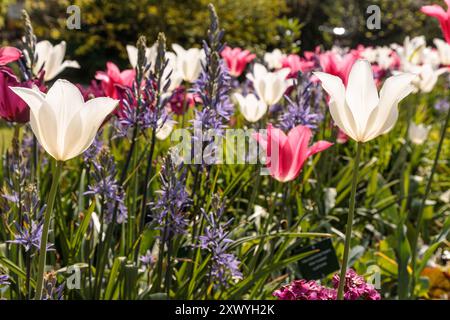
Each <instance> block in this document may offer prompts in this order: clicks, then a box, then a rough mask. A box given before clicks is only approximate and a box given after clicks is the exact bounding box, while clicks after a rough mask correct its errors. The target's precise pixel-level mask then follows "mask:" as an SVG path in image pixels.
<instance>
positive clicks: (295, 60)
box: [281, 54, 315, 78]
mask: <svg viewBox="0 0 450 320" xmlns="http://www.w3.org/2000/svg"><path fill="white" fill-rule="evenodd" d="M281 65H282V67H283V68H289V70H290V72H289V76H288V77H289V78H295V77H297V74H298V72H299V71H300V72H302V73H304V72H308V71H311V70H312V69H314V65H315V63H314V61H307V60H305V59H302V58H300V56H298V55H296V54H290V55H288V56H287V57H284V58H283V59H282V60H281Z"/></svg>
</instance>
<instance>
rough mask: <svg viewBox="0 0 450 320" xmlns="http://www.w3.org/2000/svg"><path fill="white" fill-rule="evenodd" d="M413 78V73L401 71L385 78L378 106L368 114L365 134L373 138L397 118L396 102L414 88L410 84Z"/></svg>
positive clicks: (387, 129) (389, 126)
mask: <svg viewBox="0 0 450 320" xmlns="http://www.w3.org/2000/svg"><path fill="white" fill-rule="evenodd" d="M414 78H415V75H414V74H411V73H403V74H399V75H395V76H392V77H389V78H388V79H386V81H385V82H384V84H383V87H382V88H381V91H380V101H379V103H378V107H377V108H375V109H374V110H373V111H372V113H371V114H370V116H369V120H368V122H367V127H366V130H365V136H367V137H368V138H371V139H373V138H374V137H377V136H379V135H380V134H383V133H385V132H387V131H389V130H390V129H391V128H392V126H393V125H394V124H395V121H397V118H398V110H397V104H398V103H399V102H400V101H401V100H402V99H403V98H404V97H406V96H407V95H408V94H410V93H411V92H412V90H413V89H414V87H413V86H412V85H411V81H412V80H413V79H414ZM394 109H395V110H394ZM394 120H395V121H394ZM392 121H394V123H392ZM369 140H370V139H369Z"/></svg>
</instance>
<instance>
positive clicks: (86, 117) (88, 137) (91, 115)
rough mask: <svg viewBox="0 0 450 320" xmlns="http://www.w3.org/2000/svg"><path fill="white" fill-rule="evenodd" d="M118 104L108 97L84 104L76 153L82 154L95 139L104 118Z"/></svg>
mask: <svg viewBox="0 0 450 320" xmlns="http://www.w3.org/2000/svg"><path fill="white" fill-rule="evenodd" d="M118 103H119V101H118V100H114V99H111V98H108V97H100V98H94V99H91V100H89V101H88V102H86V103H85V104H84V107H83V109H82V110H81V112H80V116H81V121H82V122H83V130H84V132H83V139H82V140H80V145H78V146H77V150H76V152H77V153H78V154H81V153H83V152H84V151H85V150H86V149H87V148H89V146H90V145H91V144H92V142H93V141H94V139H95V135H96V134H97V131H98V129H99V128H100V126H101V125H102V123H103V121H104V120H105V118H106V117H107V116H108V115H109V114H110V113H111V112H113V111H114V109H115V108H116V107H117V104H118Z"/></svg>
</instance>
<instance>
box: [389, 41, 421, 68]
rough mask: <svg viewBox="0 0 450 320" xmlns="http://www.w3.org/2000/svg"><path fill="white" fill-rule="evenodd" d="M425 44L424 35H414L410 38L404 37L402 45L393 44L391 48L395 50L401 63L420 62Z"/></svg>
mask: <svg viewBox="0 0 450 320" xmlns="http://www.w3.org/2000/svg"><path fill="white" fill-rule="evenodd" d="M426 46H427V43H426V40H425V36H419V37H414V38H412V39H410V38H409V37H406V38H405V40H404V42H403V46H399V45H397V44H393V45H392V48H393V49H394V50H395V51H397V54H398V56H399V57H400V60H401V61H402V64H403V63H412V64H420V63H422V59H423V56H424V55H423V50H424V49H425V47H426Z"/></svg>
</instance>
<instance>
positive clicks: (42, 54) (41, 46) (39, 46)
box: [33, 40, 53, 74]
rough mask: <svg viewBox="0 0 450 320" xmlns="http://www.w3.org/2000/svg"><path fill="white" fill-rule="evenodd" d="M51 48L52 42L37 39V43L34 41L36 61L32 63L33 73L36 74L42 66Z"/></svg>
mask: <svg viewBox="0 0 450 320" xmlns="http://www.w3.org/2000/svg"><path fill="white" fill-rule="evenodd" d="M52 48H53V46H52V44H51V43H50V42H49V41H47V40H44V41H39V42H38V43H36V54H37V61H36V63H35V64H34V69H33V72H34V73H35V74H37V73H38V72H39V71H40V70H41V68H42V66H43V65H44V63H45V60H46V59H47V58H48V57H49V56H50V54H51V50H52Z"/></svg>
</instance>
